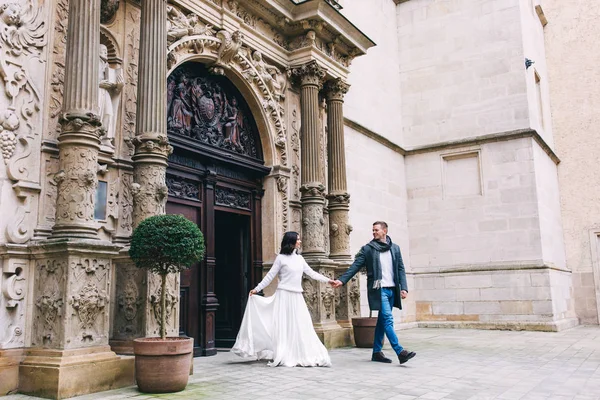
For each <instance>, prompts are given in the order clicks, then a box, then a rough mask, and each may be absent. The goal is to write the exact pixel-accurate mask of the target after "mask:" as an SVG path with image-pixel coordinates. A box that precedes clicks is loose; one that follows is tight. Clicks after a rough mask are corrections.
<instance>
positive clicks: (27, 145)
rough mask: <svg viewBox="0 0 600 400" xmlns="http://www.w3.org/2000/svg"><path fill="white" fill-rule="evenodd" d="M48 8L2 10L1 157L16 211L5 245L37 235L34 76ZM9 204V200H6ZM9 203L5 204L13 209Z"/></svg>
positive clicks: (22, 4)
mask: <svg viewBox="0 0 600 400" xmlns="http://www.w3.org/2000/svg"><path fill="white" fill-rule="evenodd" d="M46 10H47V6H46V5H38V4H37V2H34V1H33V0H26V1H11V2H6V3H5V4H2V5H1V6H0V76H1V77H2V79H1V80H0V87H1V88H2V92H3V93H2V94H0V153H1V154H2V158H3V160H4V164H5V165H6V173H7V175H8V178H9V179H10V180H11V181H12V182H13V185H12V186H13V190H14V196H13V197H12V198H11V199H10V202H11V203H12V204H15V205H16V207H15V211H16V212H13V213H11V215H10V216H9V215H7V218H8V221H7V223H6V232H5V233H6V240H7V241H8V242H9V243H25V242H26V241H27V240H29V239H30V238H31V237H32V235H33V230H34V227H35V223H36V220H35V217H34V215H35V213H34V211H35V210H36V209H37V202H38V197H39V192H40V186H39V172H38V168H36V167H35V165H39V164H37V163H38V161H37V159H36V153H37V150H36V149H37V148H38V146H39V142H40V136H41V135H40V134H41V129H40V128H39V125H40V124H41V118H40V117H41V116H40V113H39V111H40V105H41V95H40V90H39V89H40V86H41V85H42V81H41V80H40V79H39V77H38V76H33V77H32V75H34V74H33V72H34V71H35V69H37V68H40V67H41V68H43V65H44V59H45V46H46V42H47V31H48V25H47V24H46V23H45V18H46ZM5 199H8V197H5ZM8 203H9V202H8V201H7V202H6V203H5V204H8Z"/></svg>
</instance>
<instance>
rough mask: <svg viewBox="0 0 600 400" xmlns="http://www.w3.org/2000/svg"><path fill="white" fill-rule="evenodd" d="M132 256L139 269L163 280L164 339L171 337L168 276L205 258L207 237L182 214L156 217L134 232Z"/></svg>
mask: <svg viewBox="0 0 600 400" xmlns="http://www.w3.org/2000/svg"><path fill="white" fill-rule="evenodd" d="M129 256H130V257H131V259H132V260H133V262H134V263H135V265H136V266H137V267H138V268H143V269H147V270H149V271H151V272H153V273H155V274H158V275H160V277H161V293H160V337H161V338H162V339H164V338H166V336H167V328H166V325H167V324H166V308H167V307H166V291H167V290H166V289H167V275H168V274H171V273H178V272H181V271H182V270H184V269H187V268H189V267H190V265H192V264H194V263H196V262H198V261H201V260H202V258H203V257H204V236H203V235H202V232H201V231H200V229H199V228H198V226H197V225H196V224H195V223H193V222H192V221H190V220H188V219H186V218H185V217H184V216H182V215H155V216H152V217H149V218H146V219H145V220H143V221H142V222H141V223H140V224H139V225H138V226H137V227H136V228H135V230H134V231H133V235H132V236H131V247H130V249H129Z"/></svg>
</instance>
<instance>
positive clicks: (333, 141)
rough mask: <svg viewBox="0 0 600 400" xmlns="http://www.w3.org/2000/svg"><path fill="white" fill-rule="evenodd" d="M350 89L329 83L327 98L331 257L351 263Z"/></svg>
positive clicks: (338, 80)
mask: <svg viewBox="0 0 600 400" xmlns="http://www.w3.org/2000/svg"><path fill="white" fill-rule="evenodd" d="M349 87H350V86H349V85H348V84H346V83H344V82H343V81H342V80H341V79H335V80H332V81H328V82H327V83H326V86H325V96H326V99H327V128H328V137H327V157H328V160H329V165H328V171H327V172H328V175H327V177H328V188H329V193H328V194H327V199H328V200H329V239H330V253H329V258H331V259H333V260H340V261H342V260H343V261H348V260H350V259H351V258H352V257H351V253H350V232H351V231H352V226H351V225H350V224H349V222H348V212H349V210H350V208H349V203H350V195H349V194H348V186H347V184H346V156H345V148H344V110H343V104H344V95H345V94H346V93H347V92H348V88H349Z"/></svg>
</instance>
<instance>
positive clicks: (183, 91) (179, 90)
mask: <svg viewBox="0 0 600 400" xmlns="http://www.w3.org/2000/svg"><path fill="white" fill-rule="evenodd" d="M187 86H188V78H187V77H186V76H185V75H181V77H180V81H179V83H178V84H177V86H176V87H175V89H174V92H173V102H172V104H171V115H170V116H169V121H170V126H169V127H170V128H173V129H175V130H180V131H182V133H185V134H189V132H190V130H191V128H192V124H191V122H192V108H191V104H190V103H189V101H188V96H187V94H188V93H187V90H188V87H187Z"/></svg>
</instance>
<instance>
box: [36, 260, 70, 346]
mask: <svg viewBox="0 0 600 400" xmlns="http://www.w3.org/2000/svg"><path fill="white" fill-rule="evenodd" d="M66 269H67V262H66V261H64V260H58V259H46V260H40V261H37V262H36V266H35V276H36V278H35V290H34V305H35V312H34V321H33V335H32V339H31V342H32V343H31V344H32V345H33V346H48V347H55V346H59V345H60V340H61V337H62V334H63V326H62V325H61V324H59V319H60V318H61V317H62V315H64V312H65V310H64V305H65V302H66V298H65V296H64V293H65V291H66V285H65V278H66Z"/></svg>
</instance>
